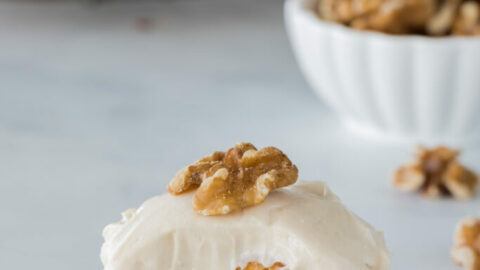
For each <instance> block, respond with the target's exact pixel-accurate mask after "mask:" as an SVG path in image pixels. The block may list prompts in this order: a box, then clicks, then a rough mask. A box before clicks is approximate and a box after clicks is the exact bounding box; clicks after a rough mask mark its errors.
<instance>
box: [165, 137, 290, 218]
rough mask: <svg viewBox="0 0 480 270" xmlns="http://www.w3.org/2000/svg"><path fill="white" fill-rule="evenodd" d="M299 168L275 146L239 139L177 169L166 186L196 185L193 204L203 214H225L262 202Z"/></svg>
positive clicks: (174, 188) (179, 189) (178, 190)
mask: <svg viewBox="0 0 480 270" xmlns="http://www.w3.org/2000/svg"><path fill="white" fill-rule="evenodd" d="M297 178H298V169H297V167H296V166H295V165H293V164H292V162H291V161H290V160H289V159H288V157H287V156H286V155H285V154H284V153H282V152H281V151H280V150H278V149H277V148H275V147H266V148H263V149H260V150H257V149H256V148H255V146H253V145H252V144H250V143H240V144H237V145H236V146H235V147H234V148H231V149H229V150H228V151H227V152H226V153H224V152H215V153H213V154H212V155H210V156H207V157H204V158H202V159H200V160H199V161H197V162H196V163H194V164H192V165H189V166H187V167H186V168H184V169H183V170H181V171H180V172H178V173H177V175H176V176H175V177H174V178H173V179H172V181H171V182H170V184H169V186H168V190H169V192H170V193H171V194H174V195H178V194H182V193H184V192H188V191H191V190H194V189H196V191H195V195H194V198H193V208H194V209H195V210H196V211H197V212H199V213H201V214H202V215H206V216H210V215H225V214H228V213H231V212H234V211H238V210H241V209H243V208H246V207H249V206H253V205H256V204H259V203H262V202H263V201H264V200H265V198H266V197H267V195H268V194H269V193H270V191H272V190H274V189H277V188H281V187H284V186H288V185H291V184H293V183H295V182H296V180H297Z"/></svg>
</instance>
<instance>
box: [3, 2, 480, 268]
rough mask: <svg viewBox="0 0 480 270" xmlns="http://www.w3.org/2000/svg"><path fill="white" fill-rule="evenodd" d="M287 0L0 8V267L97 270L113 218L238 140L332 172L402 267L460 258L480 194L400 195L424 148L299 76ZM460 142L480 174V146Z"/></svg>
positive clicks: (331, 179) (322, 176)
mask: <svg viewBox="0 0 480 270" xmlns="http://www.w3.org/2000/svg"><path fill="white" fill-rule="evenodd" d="M132 2H134V1H132ZM282 4H283V3H282V2H281V1H271V0H264V1H254V0H245V1H233V0H229V1H221V0H202V1H200V0H197V1H193V0H192V1H185V0H183V1H182V0H181V1H164V2H161V3H154V2H142V3H140V4H139V3H137V4H134V3H131V2H130V3H127V2H124V3H119V2H114V3H111V4H106V5H104V6H101V7H96V6H88V5H84V6H82V5H78V4H72V3H70V4H65V3H61V2H60V3H56V4H49V3H47V4H41V5H32V4H31V3H30V4H27V3H25V2H22V3H20V4H19V3H18V2H17V3H13V2H2V3H0V269H49V270H56V269H69V270H86V269H101V263H100V260H99V258H98V254H99V250H100V246H101V243H102V238H101V231H102V228H103V226H104V225H106V224H108V223H110V222H113V221H116V220H118V219H119V213H120V212H121V211H122V210H124V209H126V208H129V207H136V206H138V205H139V204H140V203H141V202H142V201H144V200H145V199H147V198H148V197H151V196H154V195H157V194H160V193H162V192H164V191H165V185H166V183H167V182H168V181H169V180H170V178H171V177H172V176H173V175H174V173H175V172H176V171H177V170H178V169H180V168H181V167H182V166H184V165H185V164H187V163H189V162H192V161H193V160H195V159H197V158H198V157H200V156H202V155H204V154H207V153H210V152H211V151H213V150H221V149H226V148H227V147H230V146H232V145H233V144H234V143H236V142H239V141H251V142H253V143H255V144H257V145H258V146H260V147H262V146H266V145H275V146H278V147H279V148H281V149H283V150H284V151H285V152H286V153H288V154H289V156H290V157H291V159H292V160H293V161H294V162H295V163H296V164H297V165H298V167H299V168H300V174H301V178H302V179H307V180H324V181H326V182H328V183H329V185H330V186H331V187H332V189H333V190H334V191H335V192H336V193H338V194H339V195H340V197H341V198H342V199H343V201H344V202H345V204H347V205H348V206H349V207H350V208H351V209H353V210H354V211H355V212H356V213H358V214H359V215H360V216H362V217H363V218H365V219H366V220H367V221H369V222H370V223H372V224H373V225H375V226H376V227H377V228H379V229H382V230H384V232H385V235H386V239H387V243H388V246H389V248H390V250H391V253H392V269H396V270H407V269H408V270H411V269H421V270H428V269H435V270H443V269H456V268H455V266H453V264H452V263H451V260H450V258H449V249H450V245H451V235H452V232H453V228H454V225H455V223H456V221H457V220H458V219H459V218H461V217H463V216H465V215H470V214H478V209H479V208H478V205H479V200H478V199H476V200H474V201H471V202H455V201H450V200H440V201H427V200H424V199H422V198H420V197H417V196H412V195H406V194H401V193H399V192H397V191H395V190H394V189H393V188H392V187H391V185H390V175H391V172H392V170H394V168H396V167H397V166H398V165H399V164H401V163H402V162H404V161H407V160H408V159H409V158H410V154H411V153H412V152H413V149H414V148H413V146H414V143H399V142H391V141H390V142H389V141H379V140H378V139H373V138H365V137H359V136H356V135H355V134H352V133H349V132H348V131H346V130H344V129H343V128H341V127H340V125H339V124H338V123H337V122H338V120H336V119H335V118H333V117H332V116H331V115H330V113H329V112H328V110H327V109H326V108H325V107H324V106H323V104H322V103H321V101H319V100H317V99H316V97H315V96H314V95H313V94H312V92H311V91H310V89H309V87H308V86H307V84H306V83H305V82H304V79H303V78H302V76H301V74H300V73H299V71H298V68H297V65H296V63H295V60H294V59H293V56H292V53H291V51H290V48H289V44H288V40H287V38H286V35H285V32H284V28H283V19H282ZM139 18H149V19H148V20H150V21H151V22H152V23H151V25H150V27H149V29H147V31H140V30H138V29H137V28H138V27H136V24H138V21H139ZM140 20H141V19H140ZM464 150H465V151H464V155H463V160H464V161H465V163H467V164H468V165H470V166H472V167H474V168H476V169H477V170H479V169H480V164H478V160H479V158H480V148H479V147H478V146H474V145H473V146H468V147H465V148H464ZM319 233H321V232H319Z"/></svg>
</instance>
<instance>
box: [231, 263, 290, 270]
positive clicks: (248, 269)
mask: <svg viewBox="0 0 480 270" xmlns="http://www.w3.org/2000/svg"><path fill="white" fill-rule="evenodd" d="M283 267H285V265H284V264H283V263H281V262H276V263H274V264H273V265H272V266H270V267H265V266H263V265H262V264H261V263H258V262H249V263H248V264H247V265H246V266H245V268H243V270H280V269H281V268H283ZM235 270H242V268H241V267H240V266H239V267H237V268H236V269H235Z"/></svg>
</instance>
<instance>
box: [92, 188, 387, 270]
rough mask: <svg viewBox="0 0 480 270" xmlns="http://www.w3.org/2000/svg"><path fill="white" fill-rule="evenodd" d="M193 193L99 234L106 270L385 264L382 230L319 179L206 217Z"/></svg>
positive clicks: (154, 203) (146, 208) (362, 268)
mask: <svg viewBox="0 0 480 270" xmlns="http://www.w3.org/2000/svg"><path fill="white" fill-rule="evenodd" d="M192 195H193V194H192V193H188V194H185V195H181V196H172V195H169V194H165V195H162V196H158V197H154V198H152V199H149V200H148V201H146V202H145V203H144V204H143V205H142V206H141V207H140V208H139V209H138V210H134V209H130V210H127V211H126V212H125V213H124V214H123V220H122V221H121V222H119V223H115V224H111V225H108V226H107V227H106V228H105V230H104V232H103V234H104V238H105V243H104V244H103V246H102V253H101V258H102V261H103V264H104V267H105V270H206V269H208V270H234V269H235V267H237V266H244V265H245V263H246V262H248V261H259V262H261V263H264V264H270V263H272V262H274V261H281V262H283V263H284V264H286V265H287V268H286V269H290V270H312V269H328V270H367V269H368V270H372V269H373V270H385V269H388V264H389V263H388V262H389V260H388V252H387V250H386V247H385V244H384V241H383V236H382V234H381V233H379V232H377V231H375V230H374V229H373V228H372V227H371V226H370V225H368V224H367V223H365V222H364V221H363V220H361V219H360V218H358V217H357V216H355V215H354V214H352V213H351V212H350V211H348V210H347V209H346V208H345V207H344V206H343V205H342V204H341V202H340V201H339V199H338V198H337V197H336V196H335V195H334V194H333V193H331V191H330V190H329V189H328V188H327V187H326V186H325V185H324V184H323V183H320V182H303V183H297V184H295V185H293V186H292V187H289V188H283V189H280V190H277V191H274V192H272V194H270V195H269V196H268V198H267V200H266V201H265V202H264V203H262V204H260V205H257V206H254V207H251V208H248V209H245V210H244V211H241V212H238V213H234V214H230V215H226V216H215V217H205V216H201V215H199V214H197V213H195V212H194V211H193V208H192Z"/></svg>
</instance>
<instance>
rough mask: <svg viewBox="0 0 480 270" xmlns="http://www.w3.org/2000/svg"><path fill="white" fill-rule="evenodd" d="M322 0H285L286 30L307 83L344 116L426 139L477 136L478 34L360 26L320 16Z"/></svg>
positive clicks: (372, 128) (373, 129)
mask: <svg viewBox="0 0 480 270" xmlns="http://www.w3.org/2000/svg"><path fill="white" fill-rule="evenodd" d="M317 1H318V0H287V2H286V4H285V20H286V27H287V32H288V34H289V36H290V40H291V43H292V46H293V50H294V52H295V55H296V58H297V60H298V62H299V65H300V67H301V69H302V71H303V73H304V75H305V76H306V78H307V80H308V82H309V83H310V84H311V86H312V87H313V89H314V90H315V91H316V92H317V93H318V95H319V96H320V97H321V98H322V99H323V100H324V101H325V102H326V103H327V104H328V105H330V106H331V107H332V108H333V109H334V110H335V111H336V112H337V113H338V114H339V116H340V117H341V119H343V121H344V122H345V123H347V124H348V125H349V126H351V127H354V128H355V129H357V130H360V131H363V132H368V133H369V134H373V133H375V134H382V135H388V136H390V137H391V136H394V137H399V138H410V139H414V140H420V141H421V140H428V141H432V140H435V141H465V140H470V139H472V138H476V137H477V136H476V135H477V134H478V133H477V131H478V130H479V127H480V38H475V37H466V38H462V37H445V38H432V37H424V36H413V35H412V36H393V35H388V34H383V33H376V32H367V31H357V30H354V29H351V28H348V27H345V26H343V25H340V24H336V23H330V22H326V21H322V20H321V19H320V18H319V17H318V16H317V15H316V11H315V7H316V4H317ZM479 138H480V137H479Z"/></svg>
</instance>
